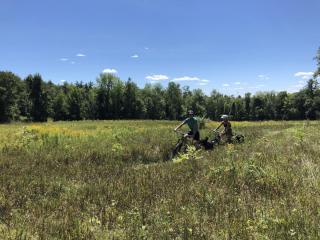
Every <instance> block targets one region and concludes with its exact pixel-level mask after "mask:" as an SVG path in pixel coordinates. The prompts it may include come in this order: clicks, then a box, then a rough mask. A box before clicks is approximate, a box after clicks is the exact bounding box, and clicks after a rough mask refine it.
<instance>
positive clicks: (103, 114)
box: [0, 49, 320, 122]
mask: <svg viewBox="0 0 320 240" xmlns="http://www.w3.org/2000/svg"><path fill="white" fill-rule="evenodd" d="M316 60H317V67H318V69H317V70H316V71H315V73H314V76H313V78H311V79H310V80H309V81H308V83H307V84H306V86H305V87H304V88H303V89H302V90H300V91H298V92H296V93H288V92H286V91H281V92H277V93H276V92H273V91H271V92H260V93H256V94H254V95H253V94H251V93H246V94H245V95H244V96H240V95H239V96H233V95H231V96H228V95H224V94H221V93H219V92H218V91H216V90H213V91H212V92H211V94H210V95H209V96H208V95H205V94H204V93H203V91H202V90H201V89H195V90H190V88H189V87H181V86H180V85H179V84H177V83H174V82H169V84H168V86H167V87H166V88H164V87H163V86H161V85H160V84H155V85H152V84H146V85H145V86H144V87H143V88H139V87H138V86H137V84H136V83H135V82H133V81H132V80H131V79H130V78H129V79H128V80H127V81H122V80H121V79H120V78H118V77H117V76H115V75H112V74H100V76H99V77H98V78H97V80H96V83H93V82H89V83H82V82H77V83H75V84H71V83H64V84H63V85H58V84H54V83H53V82H51V81H44V80H43V79H42V77H41V75H39V74H35V75H29V76H27V77H26V78H25V79H21V78H20V77H19V76H17V75H16V74H14V73H12V72H8V71H0V122H10V121H36V122H44V121H47V120H48V119H53V120H54V121H66V120H84V119H91V120H94V119H100V120H102V119H170V120H177V119H181V118H183V117H184V116H185V115H186V111H187V110H188V109H193V110H194V112H195V113H196V114H197V115H199V116H204V115H206V117H207V118H210V119H213V120H217V119H219V117H220V116H221V114H229V115H231V116H232V119H233V120H240V121H241V120H302V119H320V87H319V84H318V82H317V80H316V79H317V78H318V77H319V76H320V49H319V51H318V54H317V57H316Z"/></svg>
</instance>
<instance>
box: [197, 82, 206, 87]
mask: <svg viewBox="0 0 320 240" xmlns="http://www.w3.org/2000/svg"><path fill="white" fill-rule="evenodd" d="M199 85H200V86H206V85H208V83H207V82H200V83H199Z"/></svg>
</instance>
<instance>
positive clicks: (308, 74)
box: [294, 72, 314, 80]
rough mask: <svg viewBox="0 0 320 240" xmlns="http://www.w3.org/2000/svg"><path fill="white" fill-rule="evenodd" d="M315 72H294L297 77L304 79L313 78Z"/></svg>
mask: <svg viewBox="0 0 320 240" xmlns="http://www.w3.org/2000/svg"><path fill="white" fill-rule="evenodd" d="M313 74H314V72H297V73H295V74H294V76H295V77H301V78H302V79H305V80H307V79H310V78H312V76H313Z"/></svg>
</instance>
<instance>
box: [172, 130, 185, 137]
mask: <svg viewBox="0 0 320 240" xmlns="http://www.w3.org/2000/svg"><path fill="white" fill-rule="evenodd" d="M173 131H174V132H175V133H177V134H180V135H182V136H184V135H185V133H184V132H181V131H179V130H173Z"/></svg>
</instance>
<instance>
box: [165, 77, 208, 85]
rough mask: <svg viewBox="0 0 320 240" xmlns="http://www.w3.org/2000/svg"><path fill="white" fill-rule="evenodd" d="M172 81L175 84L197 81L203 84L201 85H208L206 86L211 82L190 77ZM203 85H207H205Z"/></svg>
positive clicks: (177, 78)
mask: <svg viewBox="0 0 320 240" xmlns="http://www.w3.org/2000/svg"><path fill="white" fill-rule="evenodd" d="M171 81H173V82H182V81H187V82H191V81H195V82H200V83H202V84H200V85H206V84H208V83H209V82H210V81H209V80H207V79H201V78H199V77H190V76H184V77H176V78H174V79H172V80H171ZM203 83H205V84H203Z"/></svg>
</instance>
